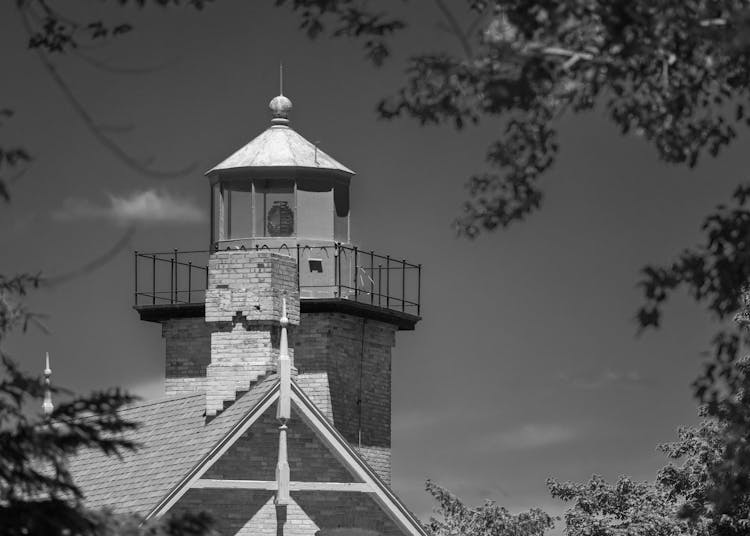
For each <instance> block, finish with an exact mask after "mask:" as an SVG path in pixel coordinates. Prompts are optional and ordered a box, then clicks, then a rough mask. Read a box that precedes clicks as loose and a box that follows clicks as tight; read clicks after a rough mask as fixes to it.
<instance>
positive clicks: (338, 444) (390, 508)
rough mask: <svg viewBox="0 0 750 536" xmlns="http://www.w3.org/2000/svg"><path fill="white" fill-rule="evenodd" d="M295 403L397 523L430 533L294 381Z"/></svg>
mask: <svg viewBox="0 0 750 536" xmlns="http://www.w3.org/2000/svg"><path fill="white" fill-rule="evenodd" d="M292 402H293V403H294V405H295V406H296V407H297V409H298V410H299V413H300V416H301V417H302V419H303V420H304V421H305V422H306V423H307V425H308V426H310V427H311V428H312V429H313V430H314V431H315V432H317V434H318V437H319V438H320V439H321V440H322V441H323V442H324V443H325V444H326V445H327V446H328V448H329V449H330V450H331V452H332V453H333V454H334V455H335V456H336V457H337V458H338V459H339V461H340V462H341V463H343V464H344V465H345V466H346V467H348V468H349V469H350V470H351V471H353V472H354V473H355V475H356V476H357V477H358V478H359V479H360V480H362V482H361V483H362V484H364V485H365V486H367V487H368V488H370V489H369V490H368V492H369V493H372V495H373V498H374V499H375V500H376V502H377V503H378V504H379V505H380V507H381V508H382V509H383V511H385V512H386V513H387V514H388V516H389V517H390V518H391V519H392V520H393V522H394V523H396V525H398V526H399V527H400V528H401V529H403V530H405V531H406V532H407V533H408V534H412V535H414V536H427V533H426V532H425V531H424V529H423V528H422V524H421V523H420V522H419V520H418V519H416V518H415V517H414V516H413V515H412V514H411V512H409V511H408V510H407V509H406V507H405V506H404V505H403V504H401V502H400V501H399V500H398V498H397V497H396V495H395V494H394V493H393V491H391V489H390V488H389V487H388V486H387V485H386V484H385V483H384V482H383V481H382V480H381V479H380V478H379V477H378V476H377V474H376V473H375V472H374V471H373V470H372V469H370V468H369V467H368V466H367V465H366V464H365V463H364V462H363V461H362V459H361V458H360V457H359V455H358V454H357V453H356V452H355V451H354V449H352V447H351V446H350V445H349V444H348V443H347V442H346V440H345V439H344V438H343V437H342V436H341V434H340V433H339V432H338V431H337V430H336V429H335V428H334V427H333V425H331V423H329V422H328V421H327V420H326V418H325V416H324V415H323V414H322V413H321V412H320V410H319V409H318V408H316V407H315V404H313V403H312V402H311V401H310V400H309V399H308V398H307V395H306V394H305V393H304V392H303V391H302V389H301V388H300V387H299V386H298V385H297V384H296V383H292Z"/></svg>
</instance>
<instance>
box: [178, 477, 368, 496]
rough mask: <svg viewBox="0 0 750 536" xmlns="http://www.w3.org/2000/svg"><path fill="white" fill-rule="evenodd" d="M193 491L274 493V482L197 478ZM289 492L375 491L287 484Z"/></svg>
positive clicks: (359, 486) (350, 485)
mask: <svg viewBox="0 0 750 536" xmlns="http://www.w3.org/2000/svg"><path fill="white" fill-rule="evenodd" d="M191 488H193V489H259V490H268V491H276V489H277V488H278V486H277V484H276V481H274V480H230V479H219V478H199V479H198V480H196V481H195V482H193V484H192V486H191ZM289 491H354V492H358V493H374V492H375V489H374V488H373V486H371V485H370V484H367V483H364V482H295V481H292V482H289Z"/></svg>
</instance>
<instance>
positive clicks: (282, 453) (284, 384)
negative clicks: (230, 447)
mask: <svg viewBox="0 0 750 536" xmlns="http://www.w3.org/2000/svg"><path fill="white" fill-rule="evenodd" d="M279 324H281V341H280V343H279V365H278V373H279V401H278V403H277V407H276V418H277V419H278V421H279V423H281V426H279V459H278V462H277V463H276V500H275V502H276V505H277V506H285V505H287V504H289V500H290V499H289V461H288V460H287V450H286V431H287V425H286V423H287V421H289V418H290V417H291V387H292V386H291V379H290V374H291V370H290V368H291V364H290V362H289V342H288V339H287V332H286V330H287V326H288V325H289V318H288V317H287V316H286V297H284V298H282V302H281V318H280V319H279Z"/></svg>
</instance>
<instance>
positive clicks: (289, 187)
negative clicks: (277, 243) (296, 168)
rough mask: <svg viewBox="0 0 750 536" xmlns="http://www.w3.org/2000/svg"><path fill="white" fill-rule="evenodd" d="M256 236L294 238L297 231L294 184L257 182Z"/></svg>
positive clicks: (288, 182) (279, 181) (291, 182)
mask: <svg viewBox="0 0 750 536" xmlns="http://www.w3.org/2000/svg"><path fill="white" fill-rule="evenodd" d="M254 208H255V211H254V212H255V236H292V235H294V229H295V213H294V212H295V204H294V182H293V181H287V180H256V181H255V207H254Z"/></svg>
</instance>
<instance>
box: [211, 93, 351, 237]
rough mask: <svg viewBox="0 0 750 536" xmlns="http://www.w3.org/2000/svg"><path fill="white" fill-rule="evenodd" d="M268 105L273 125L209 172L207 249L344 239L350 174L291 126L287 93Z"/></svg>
mask: <svg viewBox="0 0 750 536" xmlns="http://www.w3.org/2000/svg"><path fill="white" fill-rule="evenodd" d="M269 107H270V108H271V112H272V114H273V117H272V119H271V126H270V127H269V128H267V129H266V130H265V131H264V132H262V133H261V134H260V135H259V136H257V137H256V138H255V139H253V140H252V141H250V142H249V143H248V144H247V145H245V146H244V147H242V148H240V149H239V150H238V151H236V152H235V153H234V154H232V155H231V156H230V157H228V158H227V159H225V160H224V161H223V162H221V163H220V164H218V165H217V166H216V167H214V168H213V169H211V170H210V171H208V173H207V174H206V175H207V176H208V177H209V179H210V181H211V246H212V247H211V249H212V250H213V251H216V250H226V249H241V248H245V249H249V248H251V247H252V248H255V247H263V246H264V245H265V246H267V247H269V248H278V247H281V246H284V245H285V246H287V247H292V246H295V245H297V244H299V243H305V244H311V243H313V244H314V243H329V244H330V243H334V242H339V243H342V244H347V243H349V241H350V236H349V182H350V180H351V177H352V176H353V175H354V172H353V171H352V170H350V169H349V168H347V167H346V166H344V165H343V164H341V163H339V162H338V161H336V160H335V159H334V158H332V157H331V156H329V155H327V154H326V153H325V152H323V151H322V150H320V148H319V147H318V145H317V144H315V143H311V142H310V141H308V140H306V139H305V138H304V137H302V136H301V135H300V134H298V133H297V132H296V131H295V130H293V129H292V128H291V127H290V126H289V112H290V111H291V109H292V102H291V101H290V100H289V99H288V98H287V97H285V96H284V95H279V96H277V97H275V98H274V99H273V100H271V102H270V104H269Z"/></svg>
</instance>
